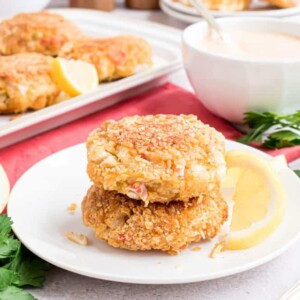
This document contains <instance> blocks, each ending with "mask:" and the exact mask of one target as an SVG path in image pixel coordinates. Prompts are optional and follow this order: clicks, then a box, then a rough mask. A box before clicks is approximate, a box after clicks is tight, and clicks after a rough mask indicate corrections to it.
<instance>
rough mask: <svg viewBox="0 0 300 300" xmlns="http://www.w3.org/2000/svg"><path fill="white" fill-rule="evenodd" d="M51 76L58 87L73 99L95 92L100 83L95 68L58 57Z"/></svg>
mask: <svg viewBox="0 0 300 300" xmlns="http://www.w3.org/2000/svg"><path fill="white" fill-rule="evenodd" d="M51 74H52V77H53V80H54V81H55V82H56V84H57V85H58V87H59V88H60V89H61V90H63V91H64V92H65V93H67V94H68V95H70V96H71V97H74V96H78V95H80V94H84V93H87V92H90V91H92V90H94V89H95V88H96V87H97V86H98V82H99V79H98V74H97V70H96V68H95V66H94V65H92V64H90V63H87V62H85V61H81V60H67V59H64V58H60V57H57V58H55V59H54V60H53V63H52V69H51Z"/></svg>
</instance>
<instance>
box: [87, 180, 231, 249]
mask: <svg viewBox="0 0 300 300" xmlns="http://www.w3.org/2000/svg"><path fill="white" fill-rule="evenodd" d="M82 217H83V222H84V224H85V225H86V226H88V227H91V228H93V229H94V230H95V233H96V236H97V237H98V238H99V239H102V240H105V241H106V242H107V243H108V244H109V245H111V246H113V247H117V248H124V249H128V250H134V251H136V250H151V249H153V250H161V251H167V252H169V253H170V254H176V253H178V252H180V250H182V249H185V248H186V247H187V246H188V245H189V244H190V243H192V242H197V241H200V240H202V239H210V238H213V237H215V236H216V235H217V234H218V233H219V231H220V228H221V225H222V224H223V223H224V222H225V220H226V219H227V205H226V202H225V201H224V200H223V198H222V196H221V195H220V193H219V192H213V193H212V194H211V195H210V196H201V197H199V198H193V199H191V200H190V201H189V202H177V201H175V202H170V203H168V204H162V203H151V204H149V206H148V207H145V206H144V203H143V202H142V201H135V200H132V199H130V198H128V197H126V196H124V195H121V194H118V193H116V192H110V191H104V190H103V188H101V187H100V188H99V187H96V186H95V185H94V186H92V187H91V188H90V189H89V190H88V192H87V195H86V196H85V198H84V200H83V202H82Z"/></svg>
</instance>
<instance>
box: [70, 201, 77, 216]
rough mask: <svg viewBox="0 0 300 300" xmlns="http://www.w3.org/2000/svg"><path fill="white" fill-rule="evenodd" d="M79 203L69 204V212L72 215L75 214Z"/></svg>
mask: <svg viewBox="0 0 300 300" xmlns="http://www.w3.org/2000/svg"><path fill="white" fill-rule="evenodd" d="M77 207H78V205H77V204H76V203H71V204H70V205H69V206H68V212H69V214H70V215H74V214H75V211H76V209H77Z"/></svg>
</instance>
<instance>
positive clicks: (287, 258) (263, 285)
mask: <svg viewBox="0 0 300 300" xmlns="http://www.w3.org/2000/svg"><path fill="white" fill-rule="evenodd" d="M64 6H66V1H65V0H54V2H52V4H51V7H64ZM113 13H114V14H119V15H124V14H126V16H127V17H128V16H129V17H133V18H139V19H143V20H149V21H154V22H159V23H163V24H166V25H171V26H174V27H176V28H179V29H183V28H184V27H186V26H187V24H184V23H181V22H179V21H176V20H173V19H172V18H170V17H168V16H166V15H164V14H163V13H162V12H161V11H134V10H125V9H124V8H123V7H122V5H121V4H119V5H118V7H117V9H116V10H115V11H114V12H113ZM299 19H300V17H299ZM170 81H171V82H173V83H175V84H177V85H180V86H182V87H184V88H186V89H189V90H191V87H190V85H189V83H188V81H187V78H186V76H185V73H184V72H183V71H182V70H181V71H179V72H177V73H175V74H173V75H172V76H170ZM292 165H293V167H295V168H300V161H299V160H298V161H297V162H294V163H293V164H292ZM199 271H200V272H201V270H199ZM299 279H300V241H298V242H297V243H296V244H295V245H294V246H293V247H292V248H290V249H289V250H288V251H287V252H285V253H284V254H283V255H281V256H280V257H278V258H277V259H275V260H273V261H271V262H269V263H267V264H265V265H263V266H260V267H257V268H255V269H253V270H250V271H247V272H244V273H240V274H237V275H233V276H229V277H226V278H222V279H217V280H211V281H206V282H199V283H192V284H182V285H137V284H123V283H116V282H109V281H103V280H96V279H91V278H87V277H83V276H80V275H76V274H73V273H70V272H67V271H64V270H62V269H59V268H56V267H54V268H53V269H52V271H50V273H49V274H48V276H47V280H46V282H45V287H44V288H42V289H36V290H31V292H32V294H33V295H34V296H36V297H37V298H38V299H42V300H43V299H44V300H48V299H59V300H67V299H76V300H80V299H89V300H93V299H112V300H113V299H124V300H126V299H128V300H129V299H130V300H133V299H145V300H150V299H162V300H168V299H170V300H173V299H186V300H189V299H202V300H206V299H213V300H219V299H220V300H261V299H266V300H274V299H278V297H279V296H280V295H282V294H283V293H284V292H285V291H286V290H287V289H288V288H290V287H291V286H292V285H293V284H294V283H295V282H296V281H297V280H299Z"/></svg>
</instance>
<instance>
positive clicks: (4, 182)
mask: <svg viewBox="0 0 300 300" xmlns="http://www.w3.org/2000/svg"><path fill="white" fill-rule="evenodd" d="M9 190H10V185H9V181H8V178H7V175H6V173H5V171H4V169H3V167H2V166H1V165H0V214H1V213H2V212H3V211H4V209H5V207H6V205H7V202H8V197H9Z"/></svg>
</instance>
